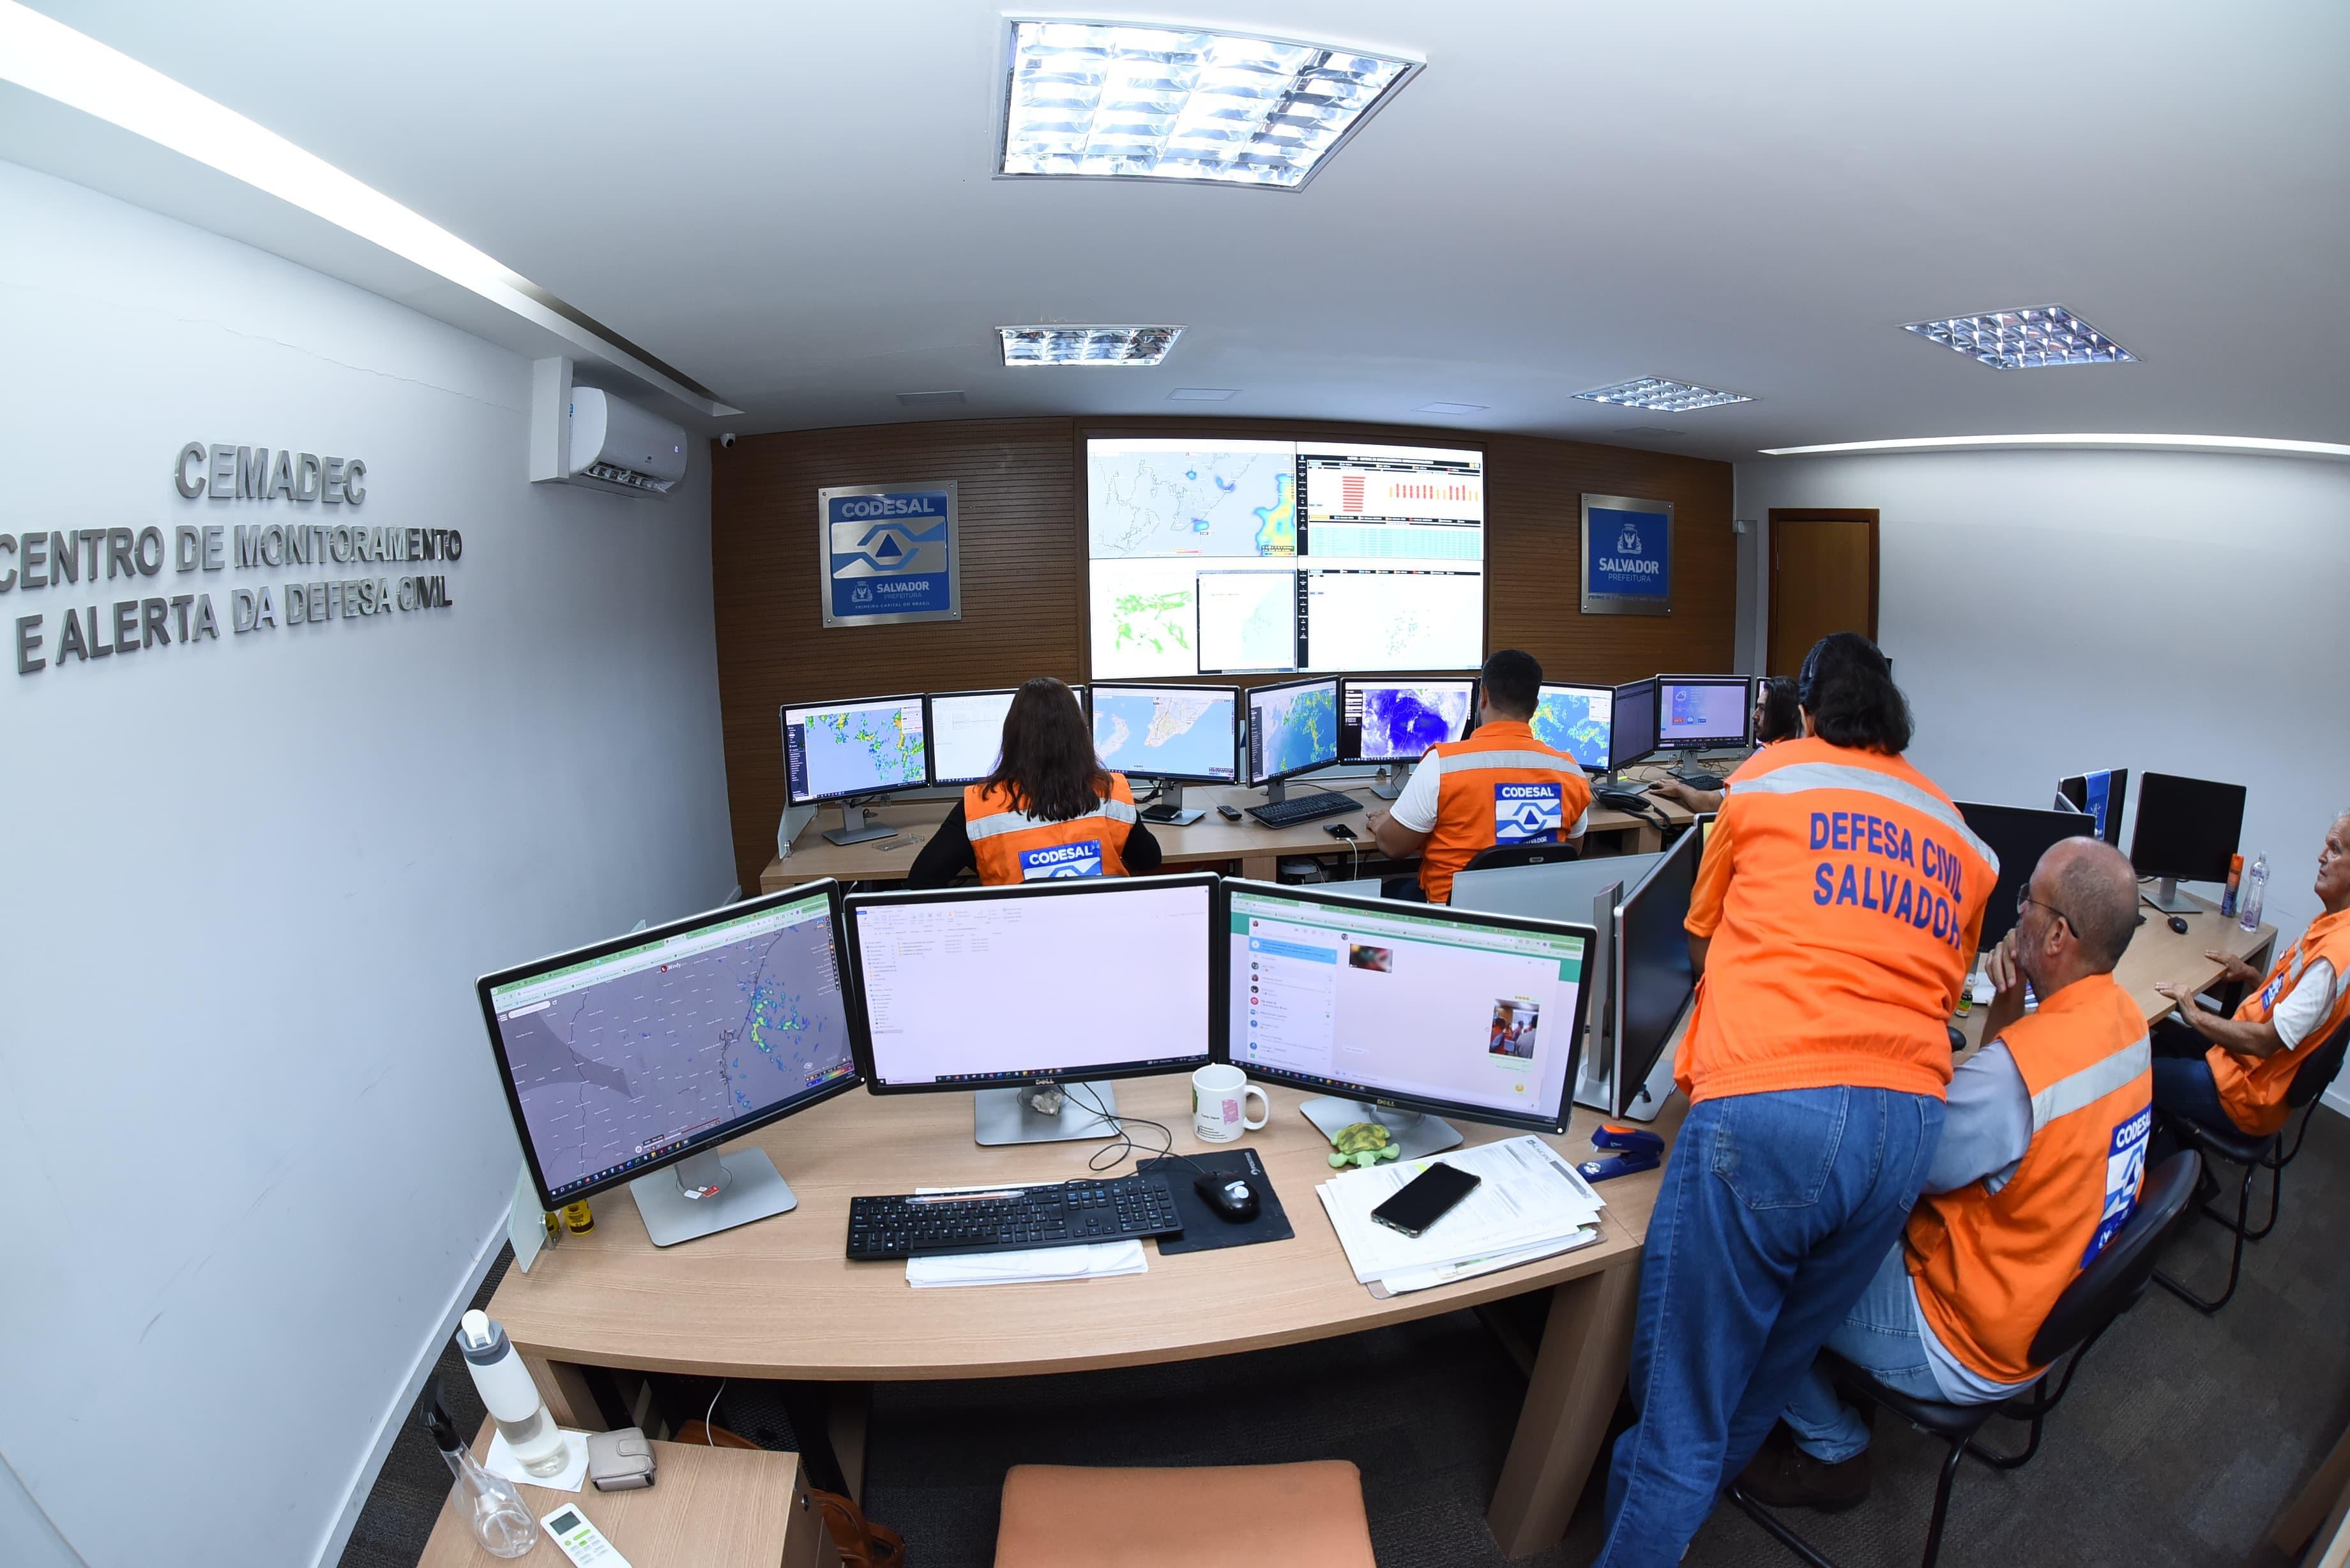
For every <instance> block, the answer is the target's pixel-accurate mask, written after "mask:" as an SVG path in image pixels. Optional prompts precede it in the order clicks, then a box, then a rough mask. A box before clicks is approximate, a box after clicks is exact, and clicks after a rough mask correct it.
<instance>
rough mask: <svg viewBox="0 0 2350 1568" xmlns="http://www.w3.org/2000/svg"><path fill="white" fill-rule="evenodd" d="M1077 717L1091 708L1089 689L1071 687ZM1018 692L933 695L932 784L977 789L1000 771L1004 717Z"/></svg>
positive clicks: (928, 720) (927, 721)
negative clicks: (996, 766)
mask: <svg viewBox="0 0 2350 1568" xmlns="http://www.w3.org/2000/svg"><path fill="white" fill-rule="evenodd" d="M1069 694H1070V695H1071V696H1073V697H1075V698H1076V700H1077V711H1079V712H1080V713H1082V712H1084V711H1085V706H1086V689H1085V688H1084V687H1082V686H1072V687H1070V688H1069ZM1015 695H1017V689H1016V688H1014V687H1009V686H1007V687H1004V688H1003V689H1001V690H999V691H933V692H931V693H930V695H928V696H927V697H925V698H923V699H922V701H924V702H925V703H927V704H928V710H927V713H926V716H925V718H924V720H923V726H924V730H925V732H926V733H927V735H928V738H929V740H930V749H931V784H977V783H978V782H979V781H980V780H982V779H983V778H985V777H986V776H987V775H988V774H992V773H993V772H994V771H995V764H996V763H997V761H998V760H999V758H1000V756H1001V754H1002V752H1003V715H1004V714H1006V713H1008V712H1010V711H1012V699H1013V698H1014V696H1015Z"/></svg>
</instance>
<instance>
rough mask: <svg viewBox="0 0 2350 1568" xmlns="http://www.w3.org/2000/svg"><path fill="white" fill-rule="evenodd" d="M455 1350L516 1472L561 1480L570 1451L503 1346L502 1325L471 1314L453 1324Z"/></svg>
mask: <svg viewBox="0 0 2350 1568" xmlns="http://www.w3.org/2000/svg"><path fill="white" fill-rule="evenodd" d="M457 1349H458V1351H459V1353H460V1354H462V1355H463V1356H464V1358H465V1370H466V1371H468V1372H470V1373H472V1374H473V1386H474V1387H475V1388H476V1389H478V1390H479V1391H480V1393H481V1396H482V1403H483V1404H484V1405H486V1406H487V1407H489V1411H490V1414H491V1416H493V1417H495V1418H496V1420H497V1423H498V1430H499V1431H500V1432H501V1433H503V1434H504V1437H505V1439H506V1447H507V1448H509V1449H513V1450H514V1457H515V1459H517V1460H519V1461H520V1462H521V1464H522V1468H523V1469H526V1470H528V1471H529V1472H530V1473H531V1474H533V1475H535V1476H558V1475H561V1474H562V1473H563V1470H564V1467H565V1466H566V1465H567V1464H568V1463H570V1459H571V1455H570V1451H569V1449H567V1447H566V1445H565V1443H564V1439H563V1432H562V1429H561V1428H558V1427H557V1426H556V1424H555V1417H554V1416H553V1415H551V1414H550V1413H549V1412H548V1410H547V1408H546V1400H545V1399H543V1398H541V1397H539V1392H538V1385H537V1384H536V1383H534V1382H533V1381H531V1376H530V1368H529V1367H527V1366H524V1365H523V1364H522V1357H521V1356H519V1355H515V1347H514V1345H512V1343H510V1342H509V1341H508V1340H507V1338H506V1331H505V1325H504V1324H501V1323H498V1322H497V1321H496V1320H495V1319H494V1318H492V1317H490V1316H489V1314H486V1313H484V1312H482V1311H481V1310H480V1309H479V1308H476V1309H475V1310H473V1311H472V1312H469V1313H467V1314H465V1315H464V1316H463V1318H461V1319H459V1320H458V1324H457Z"/></svg>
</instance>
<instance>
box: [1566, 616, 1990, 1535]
mask: <svg viewBox="0 0 2350 1568" xmlns="http://www.w3.org/2000/svg"><path fill="white" fill-rule="evenodd" d="M1797 702H1798V705H1799V706H1800V707H1801V709H1802V711H1803V717H1804V737H1803V738H1802V739H1800V740H1792V741H1785V742H1780V743H1779V744H1777V745H1773V746H1770V747H1767V748H1765V749H1764V750H1763V751H1762V752H1761V753H1757V754H1756V755H1755V756H1753V757H1751V758H1749V759H1748V760H1747V761H1746V762H1745V763H1743V764H1742V765H1741V766H1740V767H1739V769H1738V770H1737V771H1736V772H1735V773H1733V774H1731V776H1730V780H1729V789H1728V791H1727V794H1728V798H1727V799H1726V800H1725V801H1724V802H1723V805H1722V808H1721V816H1720V817H1719V818H1717V819H1716V821H1715V823H1714V826H1713V831H1712V832H1711V834H1709V835H1708V836H1707V839H1706V846H1705V854H1704V858H1703V859H1702V860H1701V861H1700V863H1699V867H1698V877H1697V885H1696V888H1695V890H1694V892H1693V894H1692V896H1691V898H1690V912H1689V918H1688V919H1687V921H1686V922H1685V924H1686V925H1687V927H1688V929H1689V933H1690V958H1691V960H1692V961H1693V962H1694V964H1695V967H1696V969H1697V971H1698V975H1699V981H1698V992H1697V1001H1696V1004H1695V1008H1694V1011H1693V1012H1692V1013H1691V1015H1690V1025H1689V1031H1688V1033H1687V1035H1686V1036H1685V1038H1684V1039H1683V1041H1682V1043H1681V1048H1680V1054H1679V1057H1678V1059H1677V1060H1676V1061H1675V1063H1674V1076H1675V1078H1676V1079H1677V1080H1678V1081H1679V1085H1680V1087H1681V1088H1682V1089H1683V1090H1684V1091H1685V1092H1686V1093H1687V1094H1688V1096H1689V1098H1690V1110H1689V1115H1688V1116H1687V1118H1686V1119H1685V1120H1684V1121H1683V1122H1682V1124H1681V1130H1680V1136H1679V1139H1678V1141H1676V1142H1675V1144H1674V1146H1673V1150H1672V1155H1671V1158H1669V1160H1668V1161H1667V1162H1666V1165H1665V1170H1664V1180H1663V1185H1662V1187H1661V1189H1659V1193H1658V1196H1657V1203H1656V1209H1655V1210H1654V1212H1653V1213H1652V1214H1651V1216H1650V1218H1649V1221H1648V1238H1647V1250H1646V1254H1645V1261H1644V1262H1642V1264H1641V1267H1640V1283H1639V1308H1638V1317H1637V1319H1636V1320H1635V1323H1634V1326H1633V1334H1632V1365H1631V1379H1630V1393H1631V1398H1632V1403H1633V1405H1634V1406H1635V1407H1636V1408H1637V1410H1638V1418H1637V1419H1636V1420H1635V1421H1634V1423H1633V1424H1632V1426H1631V1427H1630V1428H1628V1429H1627V1431H1626V1432H1625V1433H1624V1435H1623V1436H1622V1438H1619V1439H1618V1440H1617V1444H1616V1449H1615V1459H1614V1463H1613V1464H1612V1465H1611V1466H1610V1467H1609V1470H1608V1477H1607V1541H1606V1543H1605V1545H1603V1546H1602V1548H1601V1549H1600V1553H1599V1556H1598V1558H1597V1560H1596V1561H1597V1563H1598V1564H1599V1568H1647V1565H1650V1564H1654V1565H1657V1568H1665V1565H1667V1564H1670V1563H1677V1562H1679V1559H1680V1556H1681V1553H1682V1552H1683V1550H1684V1549H1685V1548H1686V1547H1687V1546H1688V1545H1689V1542H1690V1537H1692V1536H1693V1535H1695V1534H1696V1533H1697V1530H1698V1527H1699V1526H1700V1524H1702V1523H1704V1521H1705V1518H1706V1516H1707V1514H1709V1513H1710V1512H1711V1511H1712V1509H1713V1504H1714V1500H1715V1498H1716V1497H1717V1496H1718V1495H1719V1494H1720V1493H1721V1490H1722V1488H1723V1487H1724V1486H1725V1485H1726V1484H1727V1483H1728V1482H1729V1481H1730V1480H1731V1479H1732V1478H1733V1477H1735V1476H1736V1475H1738V1473H1739V1472H1740V1471H1741V1470H1742V1469H1744V1468H1745V1466H1746V1464H1747V1463H1748V1461H1749V1460H1751V1459H1752V1458H1753V1457H1754V1455H1755V1453H1756V1451H1757V1450H1758V1449H1761V1447H1762V1445H1763V1438H1765V1437H1766V1436H1768V1435H1769V1433H1770V1431H1771V1429H1772V1427H1773V1425H1774V1424H1775V1423H1776V1422H1777V1421H1778V1419H1779V1415H1780V1412H1781V1411H1783V1410H1784V1409H1785V1408H1786V1407H1787V1405H1788V1402H1789V1400H1790V1398H1791V1397H1793V1396H1794V1394H1795V1392H1796V1390H1797V1388H1798V1386H1800V1385H1801V1383H1802V1381H1803V1378H1804V1374H1805V1372H1806V1371H1807V1369H1808V1368H1809V1367H1810V1366H1811V1364H1812V1360H1813V1358H1814V1356H1815V1355H1818V1354H1819V1350H1820V1346H1821V1345H1823V1344H1824V1343H1825V1341H1826V1340H1827V1337H1828V1335H1829V1334H1830V1332H1831V1331H1833V1330H1834V1329H1835V1327H1836V1325H1837V1324H1841V1323H1842V1322H1843V1321H1844V1320H1845V1318H1846V1314H1849V1313H1850V1312H1851V1311H1852V1308H1853V1305H1854V1303H1856V1302H1857V1301H1858V1300H1859V1299H1860V1296H1861V1294H1862V1293H1863V1292H1864V1291H1865V1290H1866V1288H1867V1286H1868V1283H1869V1282H1870V1280H1871V1279H1873V1278H1874V1277H1875V1275H1876V1273H1877V1267H1878V1265H1879V1264H1880V1263H1882V1262H1883V1261H1884V1259H1885V1256H1886V1253H1887V1251H1889V1250H1890V1249H1891V1247H1892V1246H1893V1243H1894V1240H1895V1238H1896V1237H1898V1235H1899V1234H1900V1233H1901V1228H1902V1226H1903V1224H1904V1222H1906V1221H1907V1220H1908V1216H1909V1210H1910V1207H1911V1205H1912V1204H1914V1203H1915V1202H1916V1200H1917V1197H1918V1189H1920V1187H1922V1186H1923V1185H1924V1183H1925V1180H1926V1178H1927V1175H1928V1173H1929V1170H1930V1169H1931V1168H1932V1165H1933V1160H1934V1151H1935V1148H1936V1146H1937V1145H1938V1144H1939V1141H1940V1138H1941V1133H1942V1117H1943V1101H1944V1096H1945V1094H1946V1092H1947V1088H1948V1085H1949V1084H1950V1035H1949V1033H1948V1032H1947V1025H1948V1023H1949V1019H1950V1012H1951V1009H1952V1008H1953V1007H1954V1006H1955V1005H1956V1003H1957V1002H1958V996H1959V987H1960V985H1961V984H1963V983H1964V982H1965V980H1966V975H1967V971H1968V969H1969V968H1970V966H1971V965H1972V963H1973V962H1974V955H1975V947H1976V943H1977V941H1978V940H1979V939H1980V937H1981V931H1982V917H1983V906H1984V904H1985V902H1986V901H1987V900H1988V899H1989V898H1990V896H1991V887H1992V884H1993V883H1994V882H1996V881H1997V879H1998V876H1999V861H1998V857H1996V856H1994V855H1993V854H1992V853H1991V850H1990V848H1989V847H1988V846H1985V845H1984V844H1983V843H1982V842H1981V840H1980V839H1978V838H1977V837H1976V836H1974V835H1973V834H1972V833H1971V832H1970V831H1969V830H1968V828H1967V825H1966V821H1965V819H1964V818H1963V817H1961V816H1960V815H1959V809H1958V807H1957V806H1956V805H1952V804H1951V802H1950V796H1949V795H1948V794H1944V793H1943V792H1942V790H1941V789H1940V788H1939V787H1938V786H1937V785H1936V784H1934V782H1933V781H1932V780H1931V779H1929V778H1928V777H1926V775H1925V774H1921V773H1919V772H1918V770H1917V769H1916V768H1914V767H1912V766H1910V765H1909V763H1908V762H1906V761H1904V760H1903V758H1902V755H1901V753H1903V752H1904V751H1905V750H1906V749H1907V748H1908V743H1909V736H1910V719H1909V705H1908V702H1907V701H1905V700H1904V699H1903V697H1902V695H1901V691H1900V689H1899V688H1898V687H1896V686H1895V685H1894V684H1893V678H1892V674H1891V671H1890V670H1889V669H1888V667H1887V664H1886V660H1885V656H1884V655H1883V654H1882V653H1879V652H1878V651H1877V647H1876V645H1875V644H1874V643H1872V642H1870V641H1869V640H1868V639H1866V638H1864V637H1861V636H1858V635H1857V634H1856V633H1852V632H1838V633H1836V634H1835V635H1834V636H1832V637H1826V638H1823V639H1820V641H1819V642H1818V643H1817V644H1815V645H1814V647H1813V649H1812V650H1811V653H1810V655H1809V656H1808V657H1806V658H1805V659H1804V673H1803V677H1802V679H1801V680H1800V681H1799V682H1798V691H1797Z"/></svg>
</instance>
